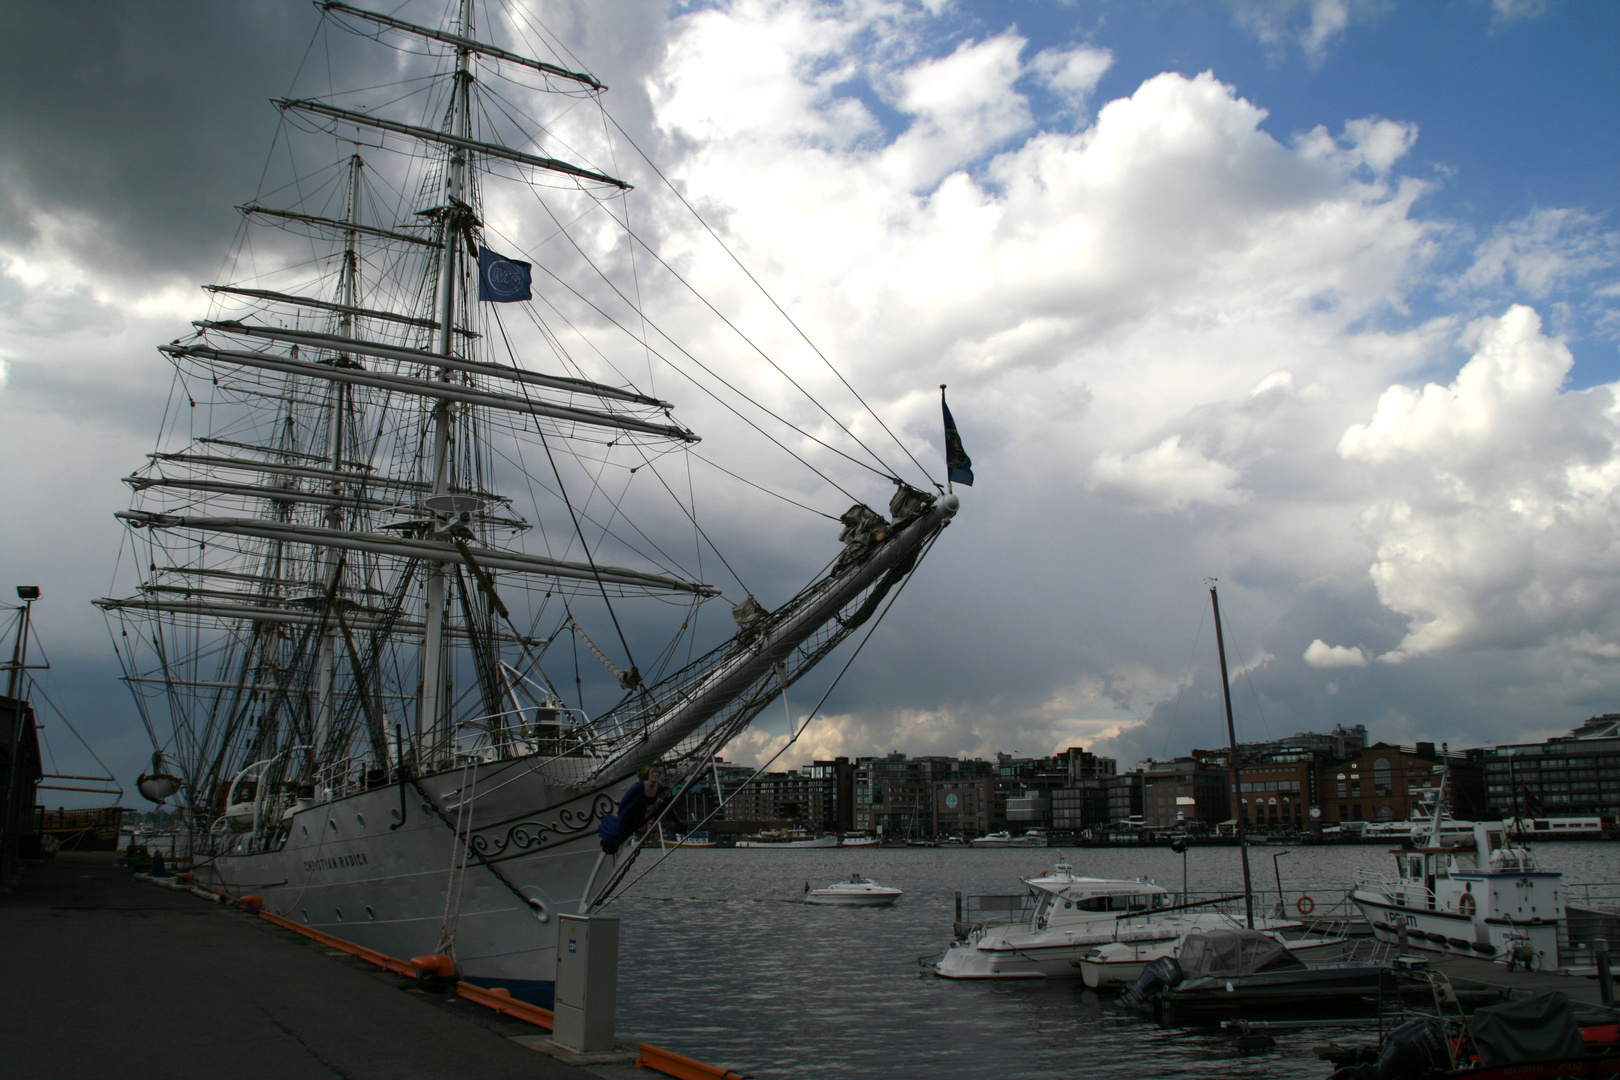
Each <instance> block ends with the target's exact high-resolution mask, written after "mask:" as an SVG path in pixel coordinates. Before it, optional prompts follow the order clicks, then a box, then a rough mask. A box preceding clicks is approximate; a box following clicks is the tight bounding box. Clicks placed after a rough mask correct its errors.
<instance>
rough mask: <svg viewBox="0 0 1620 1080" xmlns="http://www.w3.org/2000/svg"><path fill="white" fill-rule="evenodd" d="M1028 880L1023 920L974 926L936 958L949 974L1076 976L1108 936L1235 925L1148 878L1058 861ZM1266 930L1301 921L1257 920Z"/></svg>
mask: <svg viewBox="0 0 1620 1080" xmlns="http://www.w3.org/2000/svg"><path fill="white" fill-rule="evenodd" d="M1025 884H1026V885H1027V886H1028V887H1029V889H1030V891H1031V893H1032V894H1034V897H1035V904H1034V909H1033V911H1032V912H1031V914H1030V915H1029V918H1028V920H1027V921H1025V920H1022V919H1020V920H1018V921H1015V922H1010V923H1005V924H1000V925H993V926H989V925H976V926H975V927H974V928H973V929H971V930H969V931H968V932H967V934H966V936H965V938H964V939H963V940H960V941H955V942H952V943H951V945H950V947H949V948H947V949H946V950H945V952H944V954H943V955H942V956H941V957H940V958H939V960H937V961H936V962H935V963H934V974H936V975H939V976H942V977H943V978H947V979H1074V978H1080V977H1081V975H1082V972H1081V966H1080V965H1081V961H1082V959H1083V958H1084V957H1085V956H1086V954H1087V953H1090V952H1091V951H1093V950H1095V949H1096V948H1098V947H1099V946H1102V945H1108V944H1113V943H1119V942H1123V943H1128V944H1141V945H1150V944H1171V945H1173V944H1174V943H1175V942H1176V941H1178V940H1179V939H1180V938H1181V936H1182V935H1183V934H1185V933H1187V932H1188V931H1189V930H1194V929H1200V928H1214V927H1231V926H1235V925H1237V922H1236V920H1234V919H1233V918H1232V917H1231V916H1229V915H1226V914H1223V913H1220V912H1214V911H1207V910H1203V911H1200V910H1189V909H1187V908H1185V907H1180V906H1177V905H1172V904H1171V902H1170V892H1169V890H1167V889H1165V888H1164V887H1162V886H1159V885H1155V884H1153V883H1152V882H1149V881H1146V880H1139V881H1123V880H1117V879H1110V878H1091V877H1077V876H1075V875H1074V874H1073V873H1071V872H1070V868H1069V867H1067V866H1064V865H1061V864H1060V865H1059V866H1057V867H1055V868H1054V869H1053V871H1052V872H1051V873H1049V874H1046V875H1043V876H1042V877H1038V878H1029V879H1027V880H1026V882H1025ZM1255 925H1256V927H1257V928H1259V929H1264V930H1284V929H1294V928H1296V927H1297V925H1298V924H1296V923H1291V922H1284V921H1281V920H1271V919H1256V920H1255Z"/></svg>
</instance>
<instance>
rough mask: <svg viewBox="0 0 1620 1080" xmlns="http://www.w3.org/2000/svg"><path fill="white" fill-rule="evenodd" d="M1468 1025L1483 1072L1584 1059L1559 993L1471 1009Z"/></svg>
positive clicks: (1572, 1017)
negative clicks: (1499, 1067)
mask: <svg viewBox="0 0 1620 1080" xmlns="http://www.w3.org/2000/svg"><path fill="white" fill-rule="evenodd" d="M1470 1025H1471V1026H1472V1028H1473V1032H1474V1047H1475V1049H1477V1050H1478V1051H1479V1063H1480V1065H1481V1066H1483V1067H1485V1068H1487V1069H1489V1068H1493V1067H1495V1066H1497V1065H1522V1064H1525V1063H1528V1062H1534V1061H1567V1060H1569V1059H1571V1058H1581V1057H1585V1056H1586V1048H1585V1047H1584V1046H1583V1045H1582V1043H1581V1028H1580V1025H1579V1024H1578V1023H1577V1022H1576V1020H1575V1010H1574V1008H1573V1007H1571V1005H1570V1003H1569V998H1568V997H1567V996H1565V995H1564V993H1563V992H1562V991H1559V990H1544V991H1542V992H1541V993H1539V994H1536V995H1535V996H1534V997H1527V998H1525V999H1524V1000H1523V1001H1510V1002H1508V1003H1507V1004H1505V1005H1491V1006H1488V1007H1486V1008H1483V1009H1475V1010H1474V1015H1473V1018H1472V1020H1471V1021H1470Z"/></svg>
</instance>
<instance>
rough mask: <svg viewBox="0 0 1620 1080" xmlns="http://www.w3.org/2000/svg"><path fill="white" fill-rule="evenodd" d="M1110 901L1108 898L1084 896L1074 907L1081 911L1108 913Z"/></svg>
mask: <svg viewBox="0 0 1620 1080" xmlns="http://www.w3.org/2000/svg"><path fill="white" fill-rule="evenodd" d="M1109 899H1110V897H1107V896H1082V897H1081V898H1080V899H1078V900H1076V901H1075V902H1074V906H1075V907H1077V908H1079V909H1080V910H1081V911H1107V910H1109V908H1108V901H1109Z"/></svg>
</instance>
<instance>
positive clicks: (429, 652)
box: [416, 0, 473, 761]
mask: <svg viewBox="0 0 1620 1080" xmlns="http://www.w3.org/2000/svg"><path fill="white" fill-rule="evenodd" d="M472 29H473V27H472V0H461V11H460V13H459V14H458V16H457V19H456V34H457V36H458V37H460V38H462V39H466V38H468V37H470V35H471V34H472ZM470 53H471V50H470V49H469V48H468V46H467V45H465V44H458V45H457V46H456V74H455V87H454V89H453V90H452V92H451V99H450V134H451V135H454V136H457V137H459V138H460V139H462V140H468V139H470V138H471V137H472V130H471V122H470V121H471V112H470V110H469V108H468V98H469V92H470V89H471V83H472V73H471V71H470V70H469V68H468V57H469V55H470ZM466 173H467V150H466V148H465V147H463V146H453V147H452V148H451V150H450V161H449V167H448V168H447V169H446V170H445V178H444V203H443V205H442V207H441V209H440V219H439V220H440V222H441V230H440V237H441V242H442V244H443V247H442V248H441V249H440V252H439V283H438V284H439V295H438V312H439V330H438V338H437V340H436V341H435V343H434V346H435V347H434V352H435V353H437V354H438V355H439V356H443V357H448V356H450V354H451V348H452V346H453V344H454V342H455V333H456V331H455V326H456V322H455V316H456V286H457V285H458V284H459V283H460V282H459V278H460V273H461V259H460V254H461V233H462V229H463V227H464V226H467V225H469V224H470V223H469V222H468V221H467V219H466V218H465V217H464V216H463V213H462V207H463V206H464V205H465V203H464V200H463V199H462V195H463V191H464V188H465V183H466ZM451 370H452V369H451V368H448V367H445V368H441V369H440V371H439V381H440V382H449V381H450V372H451ZM451 422H452V417H451V415H450V401H449V400H448V399H446V398H440V399H439V401H438V403H437V404H436V405H435V406H434V407H433V472H432V495H431V496H430V497H429V499H428V502H427V505H428V510H429V511H430V513H431V516H432V520H433V522H434V529H433V531H434V533H435V534H436V535H435V539H438V538H439V537H438V536H437V534H438V533H439V532H440V531H441V529H440V524H441V523H440V514H441V507H443V506H444V503H445V501H446V500H444V498H443V496H444V495H445V494H446V493H447V492H448V491H449V490H450V425H451ZM444 616H445V572H444V564H443V563H440V562H434V563H430V564H429V566H428V571H427V611H426V612H425V615H424V621H425V627H424V629H423V632H422V699H421V703H420V704H419V706H418V708H417V722H416V729H417V734H418V736H419V737H420V738H421V745H422V753H423V754H425V755H426V756H427V759H428V760H429V761H434V760H436V759H437V757H438V754H439V751H440V746H439V744H440V743H441V742H443V741H445V740H444V733H443V732H441V731H440V728H441V727H442V726H443V716H442V715H441V713H442V710H443V707H444Z"/></svg>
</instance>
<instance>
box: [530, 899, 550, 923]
mask: <svg viewBox="0 0 1620 1080" xmlns="http://www.w3.org/2000/svg"><path fill="white" fill-rule="evenodd" d="M529 910H530V911H531V912H533V913H534V917H535V919H536V920H538V921H539V922H543V923H545V922H550V921H551V912H550V911H548V910H546V905H545V902H544V901H542V900H538V899H536V898H535V897H532V896H531V897H529Z"/></svg>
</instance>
